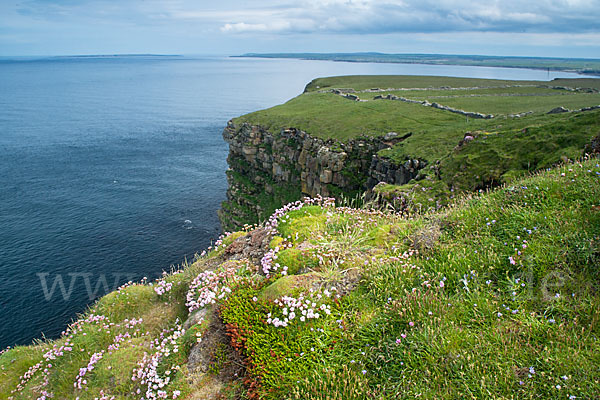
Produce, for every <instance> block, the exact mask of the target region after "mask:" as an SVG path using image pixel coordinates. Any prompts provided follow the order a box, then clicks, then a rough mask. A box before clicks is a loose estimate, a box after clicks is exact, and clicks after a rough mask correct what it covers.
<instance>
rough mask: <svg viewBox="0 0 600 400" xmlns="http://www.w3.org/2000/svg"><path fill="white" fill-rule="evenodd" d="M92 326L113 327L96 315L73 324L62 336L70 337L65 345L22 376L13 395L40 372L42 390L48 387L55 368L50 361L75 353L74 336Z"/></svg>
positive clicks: (47, 394)
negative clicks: (41, 374)
mask: <svg viewBox="0 0 600 400" xmlns="http://www.w3.org/2000/svg"><path fill="white" fill-rule="evenodd" d="M91 324H96V325H99V324H101V329H106V330H108V329H110V326H111V324H110V321H108V318H106V317H105V316H104V315H95V314H90V315H88V316H87V317H86V318H85V319H81V320H79V321H77V322H75V323H74V324H72V325H71V326H69V328H68V329H67V330H66V331H65V332H63V334H62V336H68V337H67V340H66V341H65V344H63V345H62V346H58V345H56V344H55V345H54V346H53V348H52V349H51V350H50V351H48V352H46V353H45V354H44V355H43V358H44V359H43V360H41V361H40V362H38V363H37V364H35V365H33V366H31V367H30V368H29V369H28V370H27V371H26V372H25V373H24V374H23V375H22V376H21V378H20V380H19V383H18V384H17V387H16V388H15V389H14V390H12V391H11V393H15V392H20V391H22V390H23V389H24V388H25V385H26V384H27V382H29V380H30V379H31V378H33V376H34V375H35V373H36V372H37V371H39V370H42V373H43V378H42V384H41V386H42V388H45V387H47V386H48V376H49V374H50V369H51V368H52V366H53V364H52V363H51V362H50V361H51V360H55V359H56V358H58V357H61V356H63V355H64V354H65V352H71V351H73V345H72V342H71V340H72V339H73V336H74V335H75V334H77V333H78V332H79V333H81V332H83V327H84V326H85V325H91ZM44 364H45V365H44ZM40 393H41V396H40V397H39V399H40V400H46V399H48V398H52V397H54V396H53V394H52V393H50V392H48V391H46V390H45V389H42V390H41V392H40Z"/></svg>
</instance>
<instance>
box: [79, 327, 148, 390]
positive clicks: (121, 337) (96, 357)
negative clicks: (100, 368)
mask: <svg viewBox="0 0 600 400" xmlns="http://www.w3.org/2000/svg"><path fill="white" fill-rule="evenodd" d="M124 322H125V328H127V329H133V328H134V327H135V326H136V325H139V324H141V323H142V322H143V320H142V319H141V318H140V319H136V318H132V319H131V320H129V319H126V320H125V321H124ZM117 326H120V325H117ZM139 332H140V330H139V329H137V330H136V331H135V332H133V334H134V335H136V334H137V333H139ZM143 335H144V334H142V336H143ZM131 338H132V336H131V334H130V333H129V332H125V333H119V334H118V335H117V336H115V337H114V339H113V342H112V344H111V345H110V346H108V353H109V354H112V352H113V351H117V350H118V349H119V347H120V346H121V343H122V342H124V341H125V339H129V341H131ZM105 353H106V350H101V351H99V352H96V353H94V354H92V356H91V357H90V360H89V361H88V365H87V366H86V367H83V368H79V374H78V375H77V378H76V379H75V383H74V384H73V387H75V388H77V389H83V386H85V385H87V380H86V379H85V376H86V375H87V373H88V372H91V371H92V370H93V369H94V365H95V364H97V363H98V361H100V360H101V359H102V357H104V354H105Z"/></svg>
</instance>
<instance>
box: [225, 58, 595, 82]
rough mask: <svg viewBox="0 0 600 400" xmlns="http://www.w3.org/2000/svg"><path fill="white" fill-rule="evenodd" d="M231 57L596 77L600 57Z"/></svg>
mask: <svg viewBox="0 0 600 400" xmlns="http://www.w3.org/2000/svg"><path fill="white" fill-rule="evenodd" d="M234 57H258V58H294V59H303V60H324V61H345V62H369V63H399V64H430V65H465V66H477V67H501V68H528V69H543V70H548V71H564V72H574V73H577V74H582V75H596V76H600V59H593V58H558V57H515V56H480V55H455V54H386V53H377V52H366V53H246V54H242V55H240V56H234Z"/></svg>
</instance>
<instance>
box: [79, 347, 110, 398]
mask: <svg viewBox="0 0 600 400" xmlns="http://www.w3.org/2000/svg"><path fill="white" fill-rule="evenodd" d="M104 353H105V351H104V350H101V351H99V352H97V353H94V354H92V356H91V357H90V361H89V362H88V365H87V366H86V367H83V368H79V375H77V379H76V380H75V383H74V384H73V387H75V388H77V389H83V386H84V385H87V380H86V379H85V375H86V374H87V373H88V372H91V371H92V370H93V369H94V365H95V364H96V363H97V362H98V361H100V360H101V359H102V357H103V356H104Z"/></svg>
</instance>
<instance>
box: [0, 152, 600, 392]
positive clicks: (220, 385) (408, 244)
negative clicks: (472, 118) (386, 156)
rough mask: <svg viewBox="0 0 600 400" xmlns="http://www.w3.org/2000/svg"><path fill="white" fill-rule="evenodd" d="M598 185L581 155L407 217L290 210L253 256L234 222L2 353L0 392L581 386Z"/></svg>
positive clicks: (599, 311)
mask: <svg viewBox="0 0 600 400" xmlns="http://www.w3.org/2000/svg"><path fill="white" fill-rule="evenodd" d="M599 182H600V164H598V160H597V159H592V160H587V161H583V162H575V163H569V164H566V165H563V166H561V167H558V168H555V169H552V170H549V171H544V172H541V173H537V174H535V175H533V176H529V177H526V178H523V179H520V180H517V181H515V182H514V183H513V184H511V185H507V186H504V187H501V188H498V189H497V190H494V191H492V192H489V193H482V194H476V195H469V196H465V197H461V198H459V199H455V202H454V204H453V205H452V206H450V207H448V208H445V209H444V210H441V211H437V212H430V213H426V214H423V215H413V216H412V217H409V218H407V217H400V216H398V215H397V214H392V213H386V212H381V211H374V210H367V209H352V208H346V207H336V206H334V205H332V204H330V203H328V204H321V205H318V204H306V203H301V204H295V205H292V206H287V207H285V208H283V209H282V210H281V211H280V212H279V213H277V215H276V216H274V217H273V218H272V219H271V220H270V226H271V228H272V229H273V236H272V238H271V241H270V245H269V247H268V249H270V250H269V251H268V252H267V254H266V256H265V257H263V259H262V261H261V262H260V263H255V262H252V261H251V260H249V259H245V258H242V259H239V260H237V261H233V260H227V254H231V252H232V251H235V249H238V250H239V242H235V240H236V239H237V238H240V237H243V236H244V235H246V232H238V233H234V234H231V235H229V236H227V237H225V238H223V240H222V242H220V243H218V246H217V248H216V249H212V250H211V251H210V252H209V253H208V254H207V255H206V256H203V257H200V258H199V259H198V260H197V261H196V262H194V263H193V264H191V265H186V266H185V268H183V270H182V271H179V272H178V273H174V274H169V275H165V276H164V277H163V278H161V279H159V280H157V281H155V282H152V283H144V282H142V283H138V284H131V285H128V286H126V287H123V288H121V289H120V290H119V291H117V292H113V293H111V294H109V295H107V296H105V297H103V298H101V299H100V300H99V301H98V302H97V304H95V305H93V306H92V307H91V309H90V310H89V311H88V312H86V313H85V314H84V315H82V316H81V317H80V319H79V320H78V321H77V322H75V323H74V324H73V325H72V326H71V327H70V328H69V330H68V331H67V332H66V333H65V335H64V336H63V337H61V338H60V339H57V340H55V341H45V342H39V343H36V344H34V345H32V346H20V347H17V348H15V349H10V350H8V351H4V352H3V353H1V354H0V399H14V400H20V399H38V398H41V399H48V398H55V399H75V398H78V399H80V400H87V399H89V400H92V399H94V400H100V399H102V400H109V399H115V400H121V399H141V398H145V399H154V398H169V399H175V398H179V399H205V398H210V399H217V398H218V399H297V400H299V399H303V400H325V399H336V400H355V399H361V400H363V399H364V400H366V399H413V398H415V397H419V398H426V399H456V398H471V399H489V398H496V399H511V398H523V399H537V398H544V399H568V398H595V397H597V395H598V393H600V370H599V369H598V365H600V343H599V341H598V335H599V334H600V295H599V292H598V282H599V279H600V271H599V270H598V265H600V203H599V199H600V184H599ZM241 240H242V243H248V242H249V241H248V242H247V241H246V239H241ZM211 271H212V272H211ZM265 272H266V274H265ZM211 298H212V299H214V301H210V299H211ZM204 304H206V305H204ZM196 308H198V309H206V310H208V312H207V313H206V315H205V317H204V318H203V319H199V320H196V321H195V322H196V323H194V324H191V325H190V326H188V327H187V328H186V329H183V328H182V326H181V324H182V322H183V321H184V320H186V318H188V315H190V313H191V312H190V311H189V310H190V309H191V310H194V309H196ZM217 310H218V312H216V311H217ZM292 314H293V315H292ZM218 327H220V328H218ZM219 329H222V330H225V329H226V330H227V332H228V334H229V336H225V335H224V334H223V332H221V333H219V332H220V331H219ZM219 335H221V336H219ZM215 337H217V338H218V337H222V338H224V340H221V341H216V339H215ZM198 343H199V344H198ZM197 344H198V345H197ZM196 345H197V346H204V348H205V349H207V354H208V356H207V358H206V359H205V360H204V363H205V364H204V365H205V367H206V368H205V369H204V370H202V371H197V370H196V371H192V370H190V369H189V364H188V361H189V359H190V358H191V354H192V353H193V350H192V348H193V347H194V346H196ZM234 349H236V350H235V351H234ZM236 352H237V355H236ZM240 355H241V357H242V358H239V356H240ZM228 371H229V372H228ZM232 371H235V373H232Z"/></svg>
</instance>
